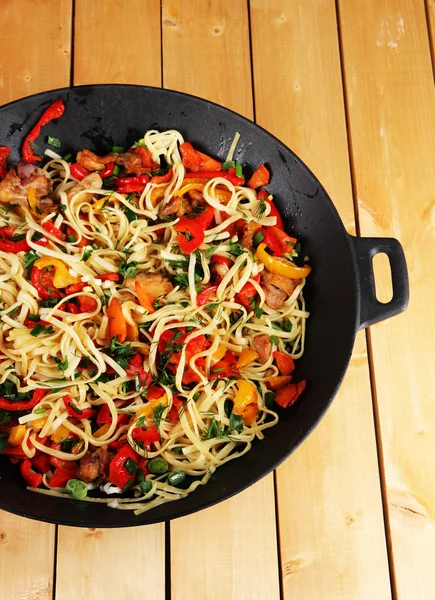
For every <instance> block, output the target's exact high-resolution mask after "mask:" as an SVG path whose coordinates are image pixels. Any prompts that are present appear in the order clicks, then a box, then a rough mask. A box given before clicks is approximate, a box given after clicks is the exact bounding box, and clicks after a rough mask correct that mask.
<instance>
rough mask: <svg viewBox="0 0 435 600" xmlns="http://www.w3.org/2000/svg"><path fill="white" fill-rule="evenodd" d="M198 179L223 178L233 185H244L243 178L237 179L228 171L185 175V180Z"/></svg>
mask: <svg viewBox="0 0 435 600" xmlns="http://www.w3.org/2000/svg"><path fill="white" fill-rule="evenodd" d="M198 177H201V178H202V177H204V178H205V179H215V177H223V178H224V179H226V180H227V181H230V182H231V183H232V184H233V185H243V184H244V183H245V178H244V177H237V175H234V174H233V173H229V172H228V171H200V172H199V173H186V175H185V178H186V179H197V178H198Z"/></svg>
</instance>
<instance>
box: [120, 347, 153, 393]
mask: <svg viewBox="0 0 435 600" xmlns="http://www.w3.org/2000/svg"><path fill="white" fill-rule="evenodd" d="M125 372H126V373H127V375H128V376H129V377H135V375H136V373H137V374H138V375H139V381H140V384H141V385H147V384H149V383H150V382H151V381H152V377H151V375H150V374H149V373H147V372H146V371H145V370H144V368H143V358H142V354H141V353H140V352H137V353H136V354H134V355H133V356H132V357H131V358H130V359H129V361H128V368H127V369H126V370H125Z"/></svg>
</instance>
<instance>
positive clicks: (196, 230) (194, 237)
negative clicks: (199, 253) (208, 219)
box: [174, 217, 204, 254]
mask: <svg viewBox="0 0 435 600" xmlns="http://www.w3.org/2000/svg"><path fill="white" fill-rule="evenodd" d="M174 228H175V231H178V232H179V233H178V235H177V243H178V245H179V247H180V250H181V252H183V253H184V254H192V252H195V250H197V249H198V248H199V247H200V246H201V244H202V243H203V241H204V229H203V228H202V226H201V224H200V223H197V222H196V221H195V220H193V219H186V218H185V217H180V220H179V221H178V223H177V224H176V225H175V227H174ZM183 233H188V234H190V236H191V239H190V240H188V239H187V237H186V236H185V235H183Z"/></svg>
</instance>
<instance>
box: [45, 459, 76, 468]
mask: <svg viewBox="0 0 435 600" xmlns="http://www.w3.org/2000/svg"><path fill="white" fill-rule="evenodd" d="M50 465H52V466H53V467H55V468H56V469H62V470H64V471H74V469H77V463H76V461H75V460H62V459H61V458H57V457H56V456H50Z"/></svg>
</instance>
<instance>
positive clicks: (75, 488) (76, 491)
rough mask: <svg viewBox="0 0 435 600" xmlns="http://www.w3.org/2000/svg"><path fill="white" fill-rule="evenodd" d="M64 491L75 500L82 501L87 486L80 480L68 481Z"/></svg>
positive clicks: (86, 493) (86, 491) (85, 494)
mask: <svg viewBox="0 0 435 600" xmlns="http://www.w3.org/2000/svg"><path fill="white" fill-rule="evenodd" d="M65 489H66V491H67V492H68V493H69V494H71V496H72V497H73V498H75V499H76V500H83V498H86V496H87V495H88V486H87V485H86V483H85V482H84V481H80V479H70V480H69V481H68V483H67V484H66V488H65Z"/></svg>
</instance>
